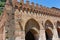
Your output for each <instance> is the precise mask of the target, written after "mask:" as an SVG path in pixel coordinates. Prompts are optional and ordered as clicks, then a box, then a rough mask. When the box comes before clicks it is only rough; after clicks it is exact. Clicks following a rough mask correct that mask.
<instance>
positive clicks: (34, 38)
mask: <svg viewBox="0 0 60 40" xmlns="http://www.w3.org/2000/svg"><path fill="white" fill-rule="evenodd" d="M38 39H39V34H38V33H37V32H36V31H35V30H34V29H31V30H29V31H28V32H27V33H26V35H25V40H38Z"/></svg>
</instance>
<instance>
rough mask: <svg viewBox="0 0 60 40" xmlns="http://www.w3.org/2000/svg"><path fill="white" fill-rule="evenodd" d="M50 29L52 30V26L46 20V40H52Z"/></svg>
mask: <svg viewBox="0 0 60 40" xmlns="http://www.w3.org/2000/svg"><path fill="white" fill-rule="evenodd" d="M52 29H53V24H52V22H51V21H49V20H47V21H46V22H45V34H46V40H52V38H53V33H52Z"/></svg>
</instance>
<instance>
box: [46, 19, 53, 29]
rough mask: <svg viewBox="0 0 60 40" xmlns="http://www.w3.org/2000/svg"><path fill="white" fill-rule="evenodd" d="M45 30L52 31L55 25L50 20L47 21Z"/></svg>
mask: <svg viewBox="0 0 60 40" xmlns="http://www.w3.org/2000/svg"><path fill="white" fill-rule="evenodd" d="M45 28H51V29H53V24H52V22H51V21H49V20H47V21H46V22H45Z"/></svg>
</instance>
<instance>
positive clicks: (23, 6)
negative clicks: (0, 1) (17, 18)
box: [13, 0, 60, 17]
mask: <svg viewBox="0 0 60 40" xmlns="http://www.w3.org/2000/svg"><path fill="white" fill-rule="evenodd" d="M13 7H14V8H17V9H18V10H23V11H27V12H28V11H29V12H35V13H42V14H47V15H53V16H58V17H60V12H59V11H58V10H56V9H53V8H47V7H44V6H42V5H40V6H39V5H38V4H34V2H32V3H31V4H30V3H29V1H28V0H27V1H26V3H24V0H20V2H17V0H15V1H14V2H13Z"/></svg>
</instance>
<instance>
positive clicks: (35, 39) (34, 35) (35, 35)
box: [25, 19, 40, 40]
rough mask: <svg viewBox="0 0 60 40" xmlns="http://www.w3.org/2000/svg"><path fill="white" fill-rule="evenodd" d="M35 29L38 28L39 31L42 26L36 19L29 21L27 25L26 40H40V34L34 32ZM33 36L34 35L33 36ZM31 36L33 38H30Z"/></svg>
mask: <svg viewBox="0 0 60 40" xmlns="http://www.w3.org/2000/svg"><path fill="white" fill-rule="evenodd" d="M33 28H36V29H37V30H40V26H39V24H38V22H37V21H36V20H34V19H29V20H28V21H27V23H26V25H25V34H26V36H25V39H26V40H27V37H28V38H31V37H32V38H31V39H32V40H38V38H39V34H38V33H36V31H34V30H32V29H33ZM31 34H32V35H31ZM29 35H31V37H30V36H29Z"/></svg>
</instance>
